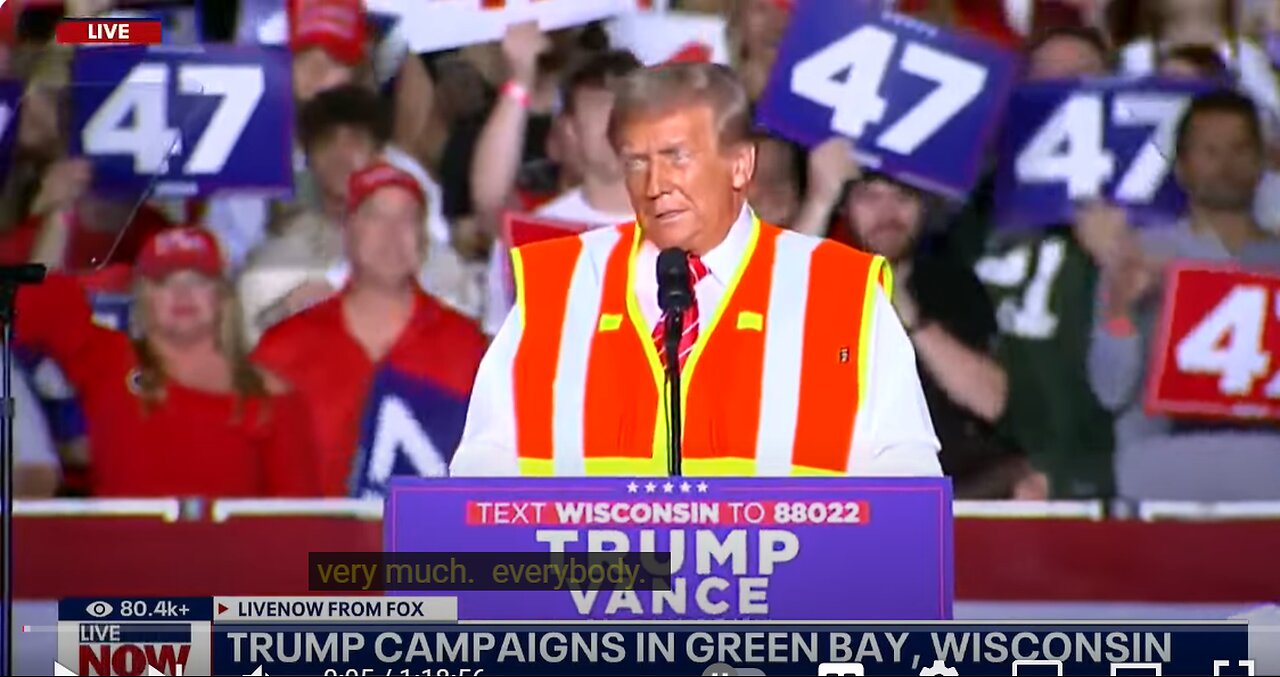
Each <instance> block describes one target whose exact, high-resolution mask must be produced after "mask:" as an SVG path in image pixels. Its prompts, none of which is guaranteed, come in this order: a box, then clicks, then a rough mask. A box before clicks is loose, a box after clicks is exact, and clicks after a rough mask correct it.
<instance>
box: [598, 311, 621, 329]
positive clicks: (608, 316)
mask: <svg viewBox="0 0 1280 677" xmlns="http://www.w3.org/2000/svg"><path fill="white" fill-rule="evenodd" d="M621 326H622V316H621V315H619V314H618V313H605V314H603V315H601V316H600V326H599V328H598V331H617V329H618V327H621Z"/></svg>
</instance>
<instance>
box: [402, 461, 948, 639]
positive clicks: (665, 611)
mask: <svg viewBox="0 0 1280 677" xmlns="http://www.w3.org/2000/svg"><path fill="white" fill-rule="evenodd" d="M951 506H952V502H951V483H950V481H949V480H947V479H896V478H895V479H890V478H884V479H864V478H751V479H745V478H744V479H739V478H575V479H560V478H556V479H528V478H520V479H516V478H502V479H460V478H453V479H450V480H448V481H447V482H443V481H439V480H430V479H426V480H424V479H416V478H415V479H407V478H406V479H397V480H394V481H393V482H392V485H391V492H390V494H389V496H388V498H387V505H386V512H385V515H384V520H383V528H384V534H385V540H384V550H385V551H386V552H389V553H426V552H431V553H456V554H457V559H458V561H459V562H460V563H462V564H463V565H464V566H465V565H467V563H468V560H469V559H470V560H471V561H472V562H474V563H475V564H474V566H477V567H492V566H495V565H494V562H499V561H501V559H502V558H501V557H497V556H492V555H489V556H483V557H477V556H475V555H472V554H471V553H511V555H510V559H511V561H512V568H514V567H515V566H519V565H520V564H521V563H528V562H530V561H531V553H538V554H540V555H543V556H544V560H545V561H553V560H554V557H553V555H552V553H555V552H563V553H568V555H569V556H571V555H573V554H576V553H584V554H585V553H587V552H592V553H600V552H614V553H622V552H627V553H670V558H671V559H670V562H669V567H670V579H669V580H668V581H667V583H666V584H665V586H664V587H659V588H656V589H655V588H654V587H653V586H650V587H649V588H648V589H641V588H642V587H643V586H642V585H640V584H639V583H638V582H637V583H636V584H635V585H634V586H633V589H625V590H623V589H617V588H616V587H614V588H610V587H605V589H589V587H590V586H583V587H582V588H580V589H572V590H571V589H563V588H562V589H559V590H552V589H537V590H531V589H514V588H515V586H510V587H507V588H506V589H489V590H479V589H475V590H472V589H465V590H458V589H449V590H447V591H439V592H434V591H433V592H429V593H423V594H442V595H448V596H456V597H457V598H458V614H459V618H460V619H462V620H492V621H498V620H504V621H569V620H614V621H636V620H704V621H705V620H771V621H780V620H781V621H852V620H876V621H898V620H901V621H930V620H949V619H951V617H952V601H953V598H954V587H953V569H954V560H953V550H952V512H951ZM637 557H638V555H637ZM576 559H581V560H583V561H590V558H588V557H585V556H583V557H580V558H575V561H576ZM663 559H665V557H664V558H663ZM473 573H474V572H473ZM475 578H478V579H479V578H485V580H490V579H488V577H487V576H475ZM548 587H550V586H548ZM398 594H414V593H412V592H405V591H401V592H399V593H398Z"/></svg>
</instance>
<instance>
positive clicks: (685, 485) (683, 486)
mask: <svg viewBox="0 0 1280 677" xmlns="http://www.w3.org/2000/svg"><path fill="white" fill-rule="evenodd" d="M692 488H693V486H692V485H690V484H689V483H688V482H681V483H680V493H682V494H687V493H689V490H690V489H692Z"/></svg>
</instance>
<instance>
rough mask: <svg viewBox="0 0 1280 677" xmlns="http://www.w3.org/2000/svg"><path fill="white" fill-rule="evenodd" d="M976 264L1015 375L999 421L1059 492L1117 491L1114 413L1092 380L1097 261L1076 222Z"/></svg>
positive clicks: (1002, 355) (1004, 247) (1007, 246)
mask: <svg viewBox="0 0 1280 677" xmlns="http://www.w3.org/2000/svg"><path fill="white" fill-rule="evenodd" d="M975 271H976V272H977V274H978V277H979V279H981V280H982V282H983V284H984V285H985V286H986V287H987V291H988V293H989V294H990V295H991V300H992V306H993V307H995V309H996V319H997V321H998V324H999V326H1000V342H999V345H998V347H997V356H998V357H999V359H1000V361H1001V363H1002V364H1003V365H1004V367H1005V370H1006V371H1007V372H1008V376H1009V401H1008V404H1007V406H1006V409H1005V413H1004V416H1003V418H1002V420H1001V423H1000V425H1001V427H1002V428H1003V429H1004V431H1005V432H1006V434H1008V435H1009V436H1011V437H1012V438H1013V439H1014V440H1015V441H1016V442H1017V443H1018V444H1019V445H1020V446H1021V447H1022V448H1023V449H1024V450H1025V451H1026V453H1027V456H1028V458H1029V459H1030V460H1031V462H1032V464H1033V465H1035V466H1036V467H1037V468H1038V469H1040V470H1041V471H1043V472H1045V473H1046V474H1048V475H1049V479H1050V482H1051V486H1052V489H1051V490H1052V495H1053V496H1054V497H1055V498H1092V497H1108V496H1111V495H1112V493H1113V477H1112V475H1113V471H1112V451H1113V448H1114V429H1113V419H1112V416H1111V414H1110V413H1109V412H1107V411H1106V410H1105V409H1103V407H1102V405H1100V404H1099V403H1098V400H1097V398H1096V397H1094V395H1093V391H1092V390H1091V389H1090V387H1089V381H1088V373H1087V370H1086V360H1087V359H1088V354H1089V342H1090V336H1091V333H1092V330H1093V312H1094V298H1095V289H1096V286H1097V269H1096V267H1095V266H1094V265H1093V262H1092V260H1091V259H1090V258H1089V255H1088V254H1087V253H1086V252H1085V251H1084V250H1083V249H1081V248H1080V246H1079V244H1078V243H1077V242H1076V240H1075V238H1074V237H1073V236H1072V234H1071V231H1070V229H1066V228H1060V229H1054V230H1049V231H1044V232H1043V233H1038V234H1036V235H1035V236H1034V237H1031V238H1026V239H1020V240H1018V241H1016V242H1009V243H1003V244H1001V245H1000V246H999V248H998V249H997V250H995V251H993V252H992V253H989V254H987V255H986V256H984V257H983V258H981V259H980V260H979V261H978V262H977V264H976V266H975Z"/></svg>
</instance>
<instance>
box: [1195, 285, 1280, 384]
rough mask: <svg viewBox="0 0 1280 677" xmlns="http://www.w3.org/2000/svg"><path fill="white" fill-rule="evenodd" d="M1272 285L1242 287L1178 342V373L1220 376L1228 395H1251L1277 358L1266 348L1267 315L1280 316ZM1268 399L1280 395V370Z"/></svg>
mask: <svg viewBox="0 0 1280 677" xmlns="http://www.w3.org/2000/svg"><path fill="white" fill-rule="evenodd" d="M1270 298H1272V295H1271V294H1270V292H1269V291H1268V290H1267V288H1266V287H1263V286H1258V285H1240V286H1238V287H1236V288H1234V289H1232V290H1231V293H1229V294H1227V296H1226V298H1225V299H1223V300H1222V302H1221V303H1219V304H1218V305H1217V307H1215V308H1214V309H1213V310H1212V311H1210V312H1209V313H1208V314H1207V315H1206V316H1205V317H1204V319H1203V320H1201V321H1200V323H1199V324H1197V325H1196V326H1195V328H1193V329H1192V330H1191V331H1189V332H1187V335H1186V336H1185V337H1183V339H1182V340H1181V341H1179V342H1178V346H1177V348H1176V350H1175V359H1176V360H1177V364H1178V370H1179V371H1182V372H1184V373H1190V374H1212V375H1217V376H1219V379H1218V388H1219V389H1220V390H1221V391H1222V394H1223V395H1227V396H1238V397H1243V396H1248V395H1249V394H1250V393H1252V392H1253V386H1254V384H1255V383H1256V382H1257V380H1258V379H1260V378H1263V377H1265V376H1266V375H1267V374H1268V373H1269V372H1270V371H1271V355H1270V353H1268V352H1267V351H1266V349H1265V348H1264V347H1263V344H1262V341H1263V334H1264V331H1265V328H1266V321H1267V314H1268V313H1269V312H1274V313H1275V314H1276V317H1277V318H1280V294H1276V295H1275V296H1274V299H1275V300H1274V308H1268V303H1267V301H1268V300H1269V299H1270ZM1263 396H1264V397H1280V372H1278V373H1277V374H1276V376H1275V378H1273V379H1271V382H1270V383H1268V384H1267V386H1266V388H1265V390H1264V391H1263Z"/></svg>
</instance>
